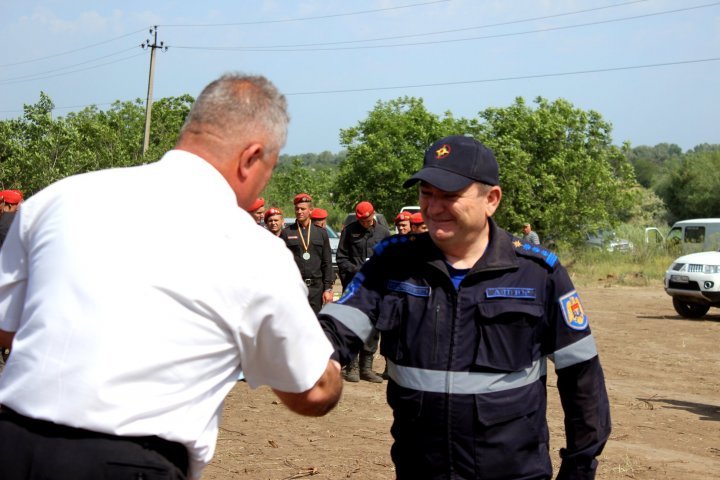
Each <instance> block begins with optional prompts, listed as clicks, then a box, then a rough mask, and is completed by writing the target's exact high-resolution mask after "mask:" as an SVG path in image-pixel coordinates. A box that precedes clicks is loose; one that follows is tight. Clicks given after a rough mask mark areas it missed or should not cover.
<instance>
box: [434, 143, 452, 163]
mask: <svg viewBox="0 0 720 480" xmlns="http://www.w3.org/2000/svg"><path fill="white" fill-rule="evenodd" d="M450 151H451V148H450V145H448V144H447V143H444V144H443V146H442V147H440V148H438V149H437V150H435V158H437V159H438V160H442V159H443V158H447V157H448V156H449V155H450Z"/></svg>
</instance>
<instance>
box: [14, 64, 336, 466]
mask: <svg viewBox="0 0 720 480" xmlns="http://www.w3.org/2000/svg"><path fill="white" fill-rule="evenodd" d="M287 122H288V116H287V105H286V101H285V97H284V96H283V95H281V94H280V93H279V92H278V91H277V90H276V88H275V87H274V86H273V85H272V84H271V83H270V82H269V81H267V80H266V79H265V78H263V77H255V76H245V75H240V74H231V75H225V76H223V77H221V78H220V79H218V80H216V81H215V82H213V83H211V84H210V85H208V86H207V87H206V88H205V90H203V92H202V93H201V94H200V96H199V97H198V99H197V101H196V102H195V104H194V105H193V108H192V109H191V111H190V113H189V115H188V118H187V120H186V122H185V125H184V126H183V128H182V130H181V133H180V137H179V140H178V143H177V145H176V146H175V149H173V150H171V151H170V152H168V153H167V154H166V155H165V156H164V157H163V158H162V159H161V160H160V161H158V162H156V163H152V164H148V165H143V166H139V167H133V168H124V169H111V170H105V171H100V172H93V173H88V174H83V175H78V176H74V177H69V178H66V179H64V180H61V181H59V182H57V183H55V184H53V185H51V186H49V187H47V188H46V189H45V190H43V191H41V192H39V193H37V194H35V195H34V196H33V197H32V198H30V199H28V200H27V201H26V202H25V203H23V205H22V208H20V210H19V211H18V217H17V218H16V221H15V222H14V223H13V226H12V227H11V229H10V232H9V234H8V237H7V239H6V242H5V245H4V246H3V249H2V252H1V253H0V346H5V345H9V344H10V343H11V342H12V353H11V354H10V358H9V360H8V362H7V365H6V368H5V370H4V372H3V374H2V376H0V405H1V406H0V465H2V467H0V468H1V473H2V477H3V478H4V479H11V480H14V479H25V478H45V479H60V478H62V479H65V478H73V479H96V478H121V477H120V476H122V478H126V477H127V478H172V479H185V478H186V476H187V477H189V478H199V477H200V474H201V471H202V468H203V467H204V466H205V465H206V464H207V463H208V462H209V461H210V459H211V458H212V455H213V452H214V449H215V443H216V440H217V431H218V426H219V423H220V413H221V412H222V403H223V400H224V398H225V396H226V395H227V393H228V392H229V391H230V390H231V389H232V387H233V385H235V382H236V379H237V378H238V374H239V372H240V371H241V370H242V371H243V372H244V374H245V378H246V380H247V382H248V384H249V385H250V386H251V387H252V388H256V387H258V386H260V385H269V386H270V387H272V388H273V390H274V391H275V393H276V394H277V396H278V397H279V398H280V400H281V401H282V402H283V403H284V404H285V405H287V406H288V408H290V409H291V410H293V411H295V412H297V413H300V414H303V415H311V416H319V415H324V414H325V413H327V412H328V411H329V410H330V409H332V408H333V407H334V406H335V404H336V403H337V401H338V399H339V396H340V393H341V389H342V380H341V377H340V366H339V364H338V363H337V362H336V361H334V360H331V359H330V355H331V354H332V353H333V348H332V347H331V345H330V343H329V342H328V340H327V338H326V337H325V335H324V334H323V332H322V330H321V329H320V326H319V324H318V322H317V319H316V317H315V315H314V314H313V311H312V310H311V308H310V306H309V305H308V302H307V288H306V286H305V283H304V282H303V280H302V278H301V277H300V275H299V273H298V271H297V268H296V267H295V264H294V261H293V259H292V255H291V253H290V252H289V251H288V250H287V248H286V247H285V245H284V243H283V241H282V240H280V239H275V238H272V237H270V236H268V235H267V233H266V232H264V231H263V229H259V228H257V224H256V223H255V221H254V220H253V218H252V217H251V216H250V215H249V214H248V213H247V212H246V211H245V210H244V209H247V208H248V207H249V206H250V205H251V204H252V203H253V202H254V201H255V199H256V198H258V196H259V194H260V192H261V191H262V189H263V188H264V187H265V185H266V183H267V182H268V180H269V179H270V175H271V173H272V170H273V167H274V166H275V164H276V163H277V161H278V155H279V152H280V149H281V148H282V146H283V145H284V144H285V138H286V134H287ZM128 189H132V190H134V191H137V192H142V195H143V198H144V201H143V206H142V208H140V209H128V208H127V204H126V201H125V198H126V193H127V191H128ZM193 190H195V191H202V192H204V195H205V201H204V202H202V204H200V203H197V202H195V203H193V202H191V203H189V204H186V206H184V207H183V208H182V209H180V208H177V200H178V199H179V198H183V197H184V196H185V195H186V193H187V192H188V191H193ZM238 207H240V208H238ZM188 217H190V218H193V219H194V220H193V222H194V223H193V228H192V229H188V228H187V218H188ZM260 249H262V250H263V251H264V252H266V253H267V254H266V255H263V256H262V257H261V258H260V257H258V256H257V251H259V250H260ZM267 262H270V265H268V263H267ZM274 292H282V295H283V301H282V302H280V301H277V298H276V296H275V293H274ZM107 475H109V477H108V476H107ZM123 475H124V476H123Z"/></svg>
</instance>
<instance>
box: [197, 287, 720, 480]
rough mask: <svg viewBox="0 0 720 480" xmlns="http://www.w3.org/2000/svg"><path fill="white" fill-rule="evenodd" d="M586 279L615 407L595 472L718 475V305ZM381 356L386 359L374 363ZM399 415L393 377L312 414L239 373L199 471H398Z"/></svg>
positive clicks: (356, 474) (258, 475) (559, 433)
mask: <svg viewBox="0 0 720 480" xmlns="http://www.w3.org/2000/svg"><path fill="white" fill-rule="evenodd" d="M578 290H579V292H580V298H581V300H582V302H583V306H584V307H585V310H586V311H587V312H588V314H589V316H590V325H591V328H592V329H593V333H594V336H595V338H596V341H597V344H598V349H599V351H600V358H601V362H602V364H603V367H604V369H605V376H606V382H607V387H608V392H609V395H610V402H611V406H612V420H613V433H612V435H611V437H610V440H609V442H608V444H607V446H606V447H605V451H604V453H603V455H602V456H601V457H600V467H599V469H598V476H597V478H599V479H627V478H630V479H642V480H646V479H647V480H651V479H652V480H657V479H677V480H693V479H702V480H705V479H711V478H720V310H717V309H711V310H710V312H709V315H708V316H706V317H705V318H704V319H702V320H685V319H682V318H680V317H679V316H678V315H677V314H676V313H675V311H674V310H673V308H672V304H671V299H670V297H668V296H667V295H666V294H665V293H664V291H663V290H662V288H661V287H645V288H638V287H608V288H605V287H601V286H598V287H584V288H578ZM550 365H551V364H549V365H548V367H550ZM382 367H383V363H382V358H379V359H378V360H377V361H376V368H375V369H376V370H381V369H382ZM549 370H552V368H549ZM555 385H556V382H555V378H554V373H549V376H548V399H549V409H548V420H549V424H550V431H551V451H552V452H553V462H554V463H555V467H556V471H557V465H558V461H559V458H558V454H557V452H558V450H559V449H560V447H562V446H563V445H564V433H563V427H562V411H561V409H560V405H559V400H558V395H557V391H556V386H555ZM391 420H392V414H391V411H390V408H389V407H388V406H387V404H386V403H385V384H381V385H380V384H371V383H368V382H360V383H345V386H344V391H343V397H342V399H341V400H340V403H339V405H338V407H337V408H336V409H335V410H334V411H333V412H331V413H330V414H328V415H327V416H326V417H323V418H319V419H308V418H304V417H300V416H297V415H294V414H292V413H290V412H289V411H288V410H287V409H286V408H285V407H284V406H283V405H281V404H278V402H277V401H276V400H275V398H274V396H273V394H272V392H271V391H270V390H269V389H267V388H259V389H257V390H250V389H249V388H248V386H247V384H246V383H244V382H242V383H238V384H237V386H236V387H235V388H234V389H233V391H232V392H231V394H230V396H229V398H228V400H227V402H226V404H225V412H224V418H223V422H222V426H221V430H220V435H219V439H218V447H217V451H216V453H215V458H214V460H213V462H212V463H211V464H210V465H209V466H208V467H207V468H206V470H205V474H204V476H203V478H204V479H208V480H220V479H235V478H242V479H263V480H281V479H295V478H305V477H313V478H318V479H342V478H351V479H357V480H366V479H368V480H373V479H377V480H381V479H383V480H384V479H393V478H395V475H394V470H393V464H392V461H391V460H390V453H389V452H390V445H391V443H392V441H391V437H390V433H389V429H390V423H391Z"/></svg>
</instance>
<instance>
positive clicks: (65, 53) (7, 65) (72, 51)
mask: <svg viewBox="0 0 720 480" xmlns="http://www.w3.org/2000/svg"><path fill="white" fill-rule="evenodd" d="M145 30H146V29H145V28H143V29H141V30H135V31H134V32H130V33H126V34H125V35H120V36H119V37H114V38H111V39H109V40H103V41H102V42H98V43H93V44H92V45H87V46H85V47H80V48H76V49H73V50H67V51H64V52H60V53H54V54H52V55H47V56H45V57H37V58H33V59H30V60H24V61H22V62H15V63H6V64H4V65H0V67H13V66H15V65H24V64H26V63H33V62H39V61H40V60H47V59H48V58H55V57H61V56H63V55H69V54H71V53H75V52H80V51H82V50H87V49H88V48H93V47H97V46H98V45H104V44H106V43H110V42H114V41H115V40H119V39H121V38H125V37H129V36H130V35H135V34H136V33H140V32H144V31H145Z"/></svg>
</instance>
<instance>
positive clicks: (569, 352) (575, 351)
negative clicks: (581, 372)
mask: <svg viewBox="0 0 720 480" xmlns="http://www.w3.org/2000/svg"><path fill="white" fill-rule="evenodd" d="M597 354H598V353H597V347H596V346H595V339H594V338H593V336H592V335H588V336H587V337H585V338H582V339H580V340H578V341H577V342H575V343H571V344H570V345H568V346H567V347H563V348H561V349H560V350H556V351H555V353H554V354H553V355H550V359H551V360H552V361H553V362H555V370H559V369H561V368H566V367H570V366H572V365H575V364H576V363H580V362H584V361H586V360H590V359H591V358H593V357H595V356H596V355H597Z"/></svg>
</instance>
